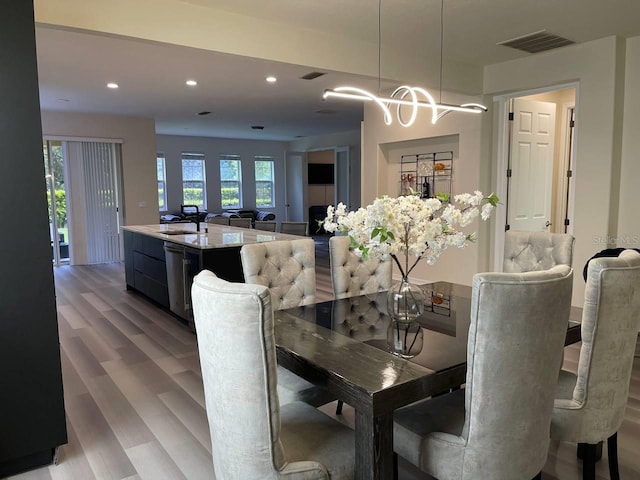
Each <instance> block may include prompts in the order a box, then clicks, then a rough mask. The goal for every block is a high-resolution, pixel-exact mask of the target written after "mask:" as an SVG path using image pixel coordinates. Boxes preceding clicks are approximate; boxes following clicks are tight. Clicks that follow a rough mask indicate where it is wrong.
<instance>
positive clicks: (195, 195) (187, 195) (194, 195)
mask: <svg viewBox="0 0 640 480" xmlns="http://www.w3.org/2000/svg"><path fill="white" fill-rule="evenodd" d="M182 195H183V200H184V204H185V205H197V206H198V207H204V188H202V187H184V188H183V194H182Z"/></svg>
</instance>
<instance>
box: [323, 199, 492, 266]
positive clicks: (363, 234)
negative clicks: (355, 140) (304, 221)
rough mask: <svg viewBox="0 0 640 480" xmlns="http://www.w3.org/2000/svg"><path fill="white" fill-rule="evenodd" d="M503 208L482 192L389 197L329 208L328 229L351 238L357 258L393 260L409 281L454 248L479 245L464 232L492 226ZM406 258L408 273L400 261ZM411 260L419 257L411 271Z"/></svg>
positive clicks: (473, 236) (325, 227)
mask: <svg viewBox="0 0 640 480" xmlns="http://www.w3.org/2000/svg"><path fill="white" fill-rule="evenodd" d="M497 203H498V197H497V196H496V195H495V194H491V195H489V196H488V197H487V196H485V195H483V193H482V192H480V191H475V192H474V193H462V194H460V195H456V196H454V197H453V202H450V198H449V196H448V195H444V194H440V195H438V196H437V198H427V199H421V198H420V197H419V196H417V195H404V196H399V197H388V196H386V195H385V196H383V197H379V198H377V199H376V200H375V201H374V202H373V203H372V204H371V205H368V206H366V207H364V208H360V209H358V210H356V211H351V212H347V209H346V207H345V205H343V204H342V203H339V204H338V206H337V207H336V208H334V207H333V206H331V205H330V206H329V207H328V208H327V216H326V218H325V220H324V223H323V226H324V229H325V230H326V231H327V232H336V231H339V232H341V233H348V234H349V238H350V239H351V247H352V248H353V249H354V252H355V253H356V254H357V255H360V256H362V257H364V258H367V257H368V256H369V255H373V256H376V257H378V258H384V257H386V256H387V255H391V257H392V258H393V259H394V261H395V262H396V264H397V265H398V268H399V269H400V273H401V274H402V277H403V278H406V277H408V275H409V273H410V272H411V270H413V268H414V267H415V266H416V265H417V264H418V262H419V261H420V260H421V259H423V258H424V259H425V260H426V262H427V263H428V264H429V265H433V264H434V263H435V261H436V260H437V258H438V257H439V256H440V255H441V254H442V252H443V251H444V250H446V249H447V248H448V247H451V246H455V247H458V248H463V247H465V246H467V245H468V244H469V242H475V241H476V238H477V236H476V233H475V232H473V233H470V234H466V233H463V232H462V231H460V230H458V229H459V228H464V227H466V226H468V225H469V224H470V223H471V222H472V221H473V220H474V219H475V218H476V217H478V215H479V216H480V217H481V218H482V220H487V219H488V218H489V217H490V216H491V213H492V211H493V209H494V208H495V206H496V205H497ZM398 254H404V255H405V265H404V268H403V266H402V265H401V264H400V262H399V261H398V258H397V255H398ZM409 256H414V257H416V260H415V262H414V263H413V264H412V265H411V267H409Z"/></svg>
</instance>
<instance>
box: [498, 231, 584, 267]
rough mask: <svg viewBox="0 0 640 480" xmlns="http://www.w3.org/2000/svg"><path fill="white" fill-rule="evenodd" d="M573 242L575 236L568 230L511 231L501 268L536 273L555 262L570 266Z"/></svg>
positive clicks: (506, 240) (505, 241)
mask: <svg viewBox="0 0 640 480" xmlns="http://www.w3.org/2000/svg"><path fill="white" fill-rule="evenodd" d="M573 243H574V238H573V236H572V235H569V234H567V233H549V232H521V231H516V230H509V231H507V232H506V233H505V236H504V261H503V265H502V271H503V272H506V273H520V272H534V271H539V270H548V269H550V268H551V267H555V266H556V265H569V266H571V263H572V260H573Z"/></svg>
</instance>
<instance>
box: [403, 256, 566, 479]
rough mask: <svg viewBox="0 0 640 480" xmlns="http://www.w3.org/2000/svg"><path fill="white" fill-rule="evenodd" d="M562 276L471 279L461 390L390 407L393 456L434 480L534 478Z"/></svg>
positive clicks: (559, 337)
mask: <svg viewBox="0 0 640 480" xmlns="http://www.w3.org/2000/svg"><path fill="white" fill-rule="evenodd" d="M572 278H573V270H572V269H571V268H570V267H568V266H566V265H558V266H556V267H553V268H551V269H550V270H544V271H540V272H526V273H478V274H476V275H474V277H473V289H472V297H471V324H470V327H469V335H468V341H467V374H466V387H465V388H463V389H460V390H456V391H454V392H452V393H448V394H445V395H441V396H438V397H434V398H432V399H430V400H425V401H422V402H419V403H416V404H413V405H410V406H408V407H405V408H403V409H400V410H398V411H396V413H395V415H394V434H393V442H394V448H395V451H396V452H397V453H398V454H399V455H401V456H402V457H404V458H406V459H407V460H408V461H410V462H411V463H413V464H414V465H416V466H417V467H418V468H420V469H421V470H423V471H424V472H426V473H428V474H429V475H432V476H434V477H435V478H437V479H439V480H478V479H491V480H514V479H530V478H538V479H539V478H541V474H540V472H541V470H542V468H543V467H544V464H545V462H546V458H547V450H548V448H549V427H550V422H551V412H552V410H553V400H554V393H555V392H554V390H555V385H556V382H557V379H558V370H559V368H560V360H561V355H562V348H563V345H564V339H565V335H566V331H567V319H568V318H569V310H570V308H571V288H572Z"/></svg>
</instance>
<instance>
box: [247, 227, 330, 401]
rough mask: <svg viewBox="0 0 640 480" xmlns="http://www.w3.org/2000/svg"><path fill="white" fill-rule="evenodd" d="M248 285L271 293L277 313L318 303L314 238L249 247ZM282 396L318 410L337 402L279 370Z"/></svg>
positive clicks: (325, 392)
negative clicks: (266, 289) (323, 405)
mask: <svg viewBox="0 0 640 480" xmlns="http://www.w3.org/2000/svg"><path fill="white" fill-rule="evenodd" d="M240 258H241V262H242V269H243V270H244V279H245V282H246V283H253V284H257V285H263V286H265V287H267V288H268V289H269V293H270V295H271V306H272V308H273V310H283V309H287V308H293V307H301V306H304V305H310V304H313V303H315V298H316V297H315V292H316V270H315V244H314V242H313V239H312V238H301V239H299V240H277V241H273V242H265V243H253V244H247V245H244V246H243V247H242V249H241V250H240ZM278 376H279V378H280V380H281V382H280V386H281V394H282V395H281V396H282V397H283V398H285V399H303V400H304V401H306V402H308V403H311V404H313V405H315V406H319V405H322V404H325V403H327V402H330V401H332V400H334V398H333V397H332V396H331V395H329V393H328V392H327V391H326V390H324V389H321V388H318V387H316V386H314V385H313V384H312V383H310V382H307V381H306V380H304V379H303V378H301V377H299V376H297V375H295V374H294V373H292V372H290V371H289V370H287V369H285V368H282V367H278Z"/></svg>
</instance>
